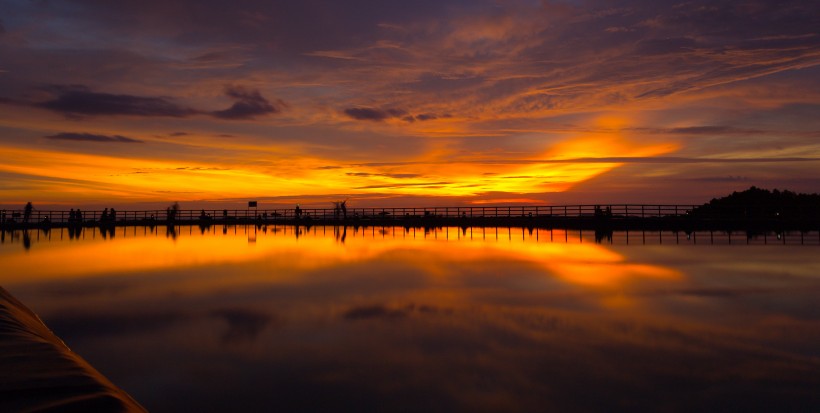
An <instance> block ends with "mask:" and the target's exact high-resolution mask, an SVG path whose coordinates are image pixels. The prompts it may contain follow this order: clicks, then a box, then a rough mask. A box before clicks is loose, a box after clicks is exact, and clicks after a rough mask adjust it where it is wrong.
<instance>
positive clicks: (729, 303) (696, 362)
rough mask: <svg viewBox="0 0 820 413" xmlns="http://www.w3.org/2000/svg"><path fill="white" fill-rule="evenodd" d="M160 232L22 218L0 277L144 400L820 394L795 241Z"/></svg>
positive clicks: (806, 261) (741, 403) (427, 406)
mask: <svg viewBox="0 0 820 413" xmlns="http://www.w3.org/2000/svg"><path fill="white" fill-rule="evenodd" d="M176 231H177V233H175V234H167V233H166V229H165V228H157V229H154V230H153V231H152V230H151V229H148V228H119V229H117V231H116V232H115V233H114V234H113V237H112V236H111V235H112V234H106V236H105V237H104V238H103V236H102V234H101V233H99V232H97V231H92V230H86V231H84V232H83V233H82V234H80V236H79V238H77V237H69V235H68V233H67V232H65V230H52V231H51V232H50V233H49V234H47V235H45V234H37V235H39V236H40V237H41V238H39V239H34V238H33V235H29V236H30V237H32V239H30V242H32V245H33V246H32V248H31V249H29V250H25V249H23V248H20V247H19V245H18V244H16V243H12V242H6V243H4V244H2V245H0V259H2V262H3V265H2V267H3V272H2V276H0V283H2V285H3V286H4V287H5V288H7V289H8V290H9V291H11V292H12V293H13V294H15V295H16V296H17V297H18V298H20V299H21V300H22V301H24V302H25V303H27V304H28V305H29V306H30V307H32V308H33V309H34V310H35V311H36V312H38V314H39V315H40V316H41V317H42V318H43V319H44V320H45V321H46V323H47V324H48V325H49V326H50V327H52V329H54V330H55V332H56V333H57V334H58V335H60V336H61V337H62V338H63V339H64V340H65V341H66V342H67V344H68V345H69V346H70V347H72V348H73V349H74V350H75V351H77V352H78V353H80V354H81V355H83V356H84V357H86V358H87V359H88V360H89V361H90V362H91V363H92V364H93V365H95V366H96V367H97V368H98V369H99V370H100V371H102V372H103V373H104V374H106V375H108V376H109V378H111V379H112V381H114V382H115V383H117V384H119V385H120V386H122V387H124V388H125V389H126V390H127V391H129V392H131V394H132V395H133V396H134V397H135V398H136V399H137V400H139V401H140V402H141V403H142V404H143V405H145V406H146V407H147V408H148V409H149V410H151V411H226V410H233V411H236V410H249V411H253V410H257V411H268V410H272V409H278V410H286V411H288V410H299V411H306V410H330V409H333V410H358V411H368V410H371V411H384V410H390V411H394V410H399V411H402V410H406V411H417V410H424V411H452V410H462V411H511V410H515V411H542V410H556V411H588V410H607V411H617V410H624V411H632V410H636V409H652V410H671V411H682V410H689V409H703V408H708V409H710V410H727V409H731V410H788V409H789V408H792V409H802V410H817V408H818V407H820V396H818V395H817V392H816V388H818V385H820V351H819V350H818V349H820V310H818V307H817V305H816V304H815V302H816V296H817V295H818V293H820V275H818V274H820V258H818V256H820V254H818V250H817V248H818V246H817V245H812V246H792V245H786V246H784V245H780V244H777V243H775V245H766V246H764V245H750V246H746V245H728V246H721V245H710V246H706V245H691V244H692V243H691V242H690V243H689V244H690V245H676V244H675V243H674V242H672V237H674V236H675V235H673V234H667V233H664V234H657V233H654V234H649V236H650V237H658V236H660V238H661V241H664V243H663V244H661V243H660V242H658V243H655V244H654V245H632V244H629V245H627V244H625V243H623V242H616V243H613V244H611V245H606V244H596V243H594V237H593V236H592V235H591V234H587V235H589V238H592V241H589V240H588V239H585V238H584V236H585V234H581V237H580V238H579V235H578V234H577V232H570V233H565V232H563V231H558V230H555V231H548V230H535V231H534V232H533V233H529V232H528V231H526V230H523V231H522V230H520V229H519V230H516V229H513V230H507V229H506V228H504V229H500V230H495V229H475V228H474V229H467V230H466V231H463V230H462V229H460V228H449V229H441V230H435V231H428V232H426V233H425V232H424V230H421V229H416V230H413V229H412V228H411V229H409V230H405V229H404V228H395V229H390V228H387V229H379V228H365V229H362V228H359V229H358V230H354V229H353V228H347V230H346V231H343V230H341V229H336V228H333V227H316V228H311V229H309V230H305V229H302V230H300V232H299V233H298V237H297V233H296V232H295V229H294V228H293V227H268V228H264V229H263V228H260V229H254V228H253V227H251V228H245V227H228V228H225V230H224V232H223V228H222V227H211V228H206V229H204V232H200V229H198V228H189V227H183V228H180V229H177V230H176ZM171 235H173V236H171ZM623 235H624V234H616V238H618V239H620V238H622V237H623ZM630 236H633V237H634V236H637V237H640V236H641V234H637V235H635V234H633V235H630ZM698 236H700V237H703V236H704V235H703V234H698ZM619 237H620V238H619ZM663 237H666V239H664V238H663ZM7 241H9V240H7ZM678 242H680V239H678ZM670 244H671V245H670Z"/></svg>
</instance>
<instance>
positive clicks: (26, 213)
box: [23, 202, 34, 223]
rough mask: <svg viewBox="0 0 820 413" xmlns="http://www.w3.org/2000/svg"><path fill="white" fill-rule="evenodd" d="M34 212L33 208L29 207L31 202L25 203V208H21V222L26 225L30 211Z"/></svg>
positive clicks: (29, 217)
mask: <svg viewBox="0 0 820 413" xmlns="http://www.w3.org/2000/svg"><path fill="white" fill-rule="evenodd" d="M32 210H34V206H32V205H31V202H28V203H26V206H25V208H23V222H24V223H28V220H29V219H31V211H32Z"/></svg>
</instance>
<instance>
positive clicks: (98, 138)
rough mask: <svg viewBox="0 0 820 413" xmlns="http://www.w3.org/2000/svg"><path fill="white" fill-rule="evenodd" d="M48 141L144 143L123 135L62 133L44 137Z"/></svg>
mask: <svg viewBox="0 0 820 413" xmlns="http://www.w3.org/2000/svg"><path fill="white" fill-rule="evenodd" d="M44 138H46V139H50V140H55V141H73V142H117V143H143V141H141V140H138V139H133V138H128V137H125V136H121V135H97V134H93V133H75V132H62V133H58V134H56V135H49V136H44Z"/></svg>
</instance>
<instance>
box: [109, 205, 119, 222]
mask: <svg viewBox="0 0 820 413" xmlns="http://www.w3.org/2000/svg"><path fill="white" fill-rule="evenodd" d="M108 219H110V220H111V223H112V224H113V223H116V222H117V211H116V210H115V209H114V208H111V214H110V215H108Z"/></svg>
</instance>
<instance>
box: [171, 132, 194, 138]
mask: <svg viewBox="0 0 820 413" xmlns="http://www.w3.org/2000/svg"><path fill="white" fill-rule="evenodd" d="M187 135H189V133H188V132H174V133H172V134H170V135H168V136H173V137H177V136H187Z"/></svg>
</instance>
